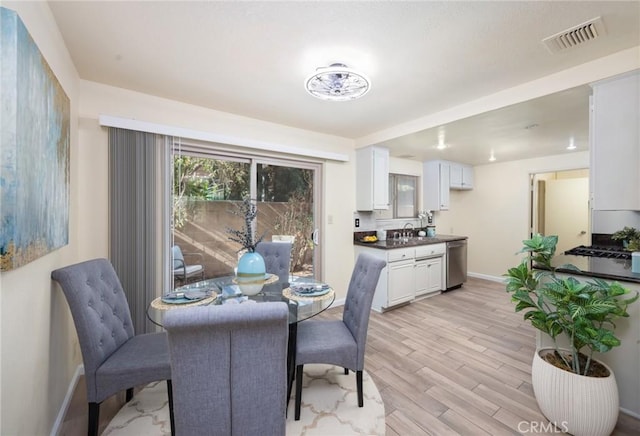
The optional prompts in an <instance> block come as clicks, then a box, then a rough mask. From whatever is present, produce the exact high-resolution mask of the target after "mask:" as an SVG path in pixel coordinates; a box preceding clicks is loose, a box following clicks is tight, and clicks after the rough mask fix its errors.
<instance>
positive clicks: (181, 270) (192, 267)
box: [171, 245, 204, 283]
mask: <svg viewBox="0 0 640 436" xmlns="http://www.w3.org/2000/svg"><path fill="white" fill-rule="evenodd" d="M185 254H187V255H190V256H198V257H199V258H200V259H201V260H200V262H202V254H201V253H183V252H182V250H181V249H180V247H179V246H178V245H174V246H173V247H171V256H172V257H173V278H174V279H175V280H180V281H181V282H183V283H186V282H187V280H189V279H190V278H191V277H199V278H200V280H203V279H204V266H203V265H202V264H187V262H186V261H185V259H184V256H185Z"/></svg>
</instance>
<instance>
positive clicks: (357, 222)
mask: <svg viewBox="0 0 640 436" xmlns="http://www.w3.org/2000/svg"><path fill="white" fill-rule="evenodd" d="M356 227H360V218H356Z"/></svg>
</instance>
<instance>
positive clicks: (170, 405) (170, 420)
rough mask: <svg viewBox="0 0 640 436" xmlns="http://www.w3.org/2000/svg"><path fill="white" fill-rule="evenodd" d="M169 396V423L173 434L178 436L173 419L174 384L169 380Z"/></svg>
mask: <svg viewBox="0 0 640 436" xmlns="http://www.w3.org/2000/svg"><path fill="white" fill-rule="evenodd" d="M167 395H168V396H169V423H170V424H171V434H172V435H175V434H176V424H175V422H174V419H173V384H172V383H171V380H167Z"/></svg>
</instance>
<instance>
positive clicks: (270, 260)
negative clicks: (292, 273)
mask: <svg viewBox="0 0 640 436" xmlns="http://www.w3.org/2000/svg"><path fill="white" fill-rule="evenodd" d="M256 252H258V253H259V254H260V255H261V256H262V257H263V258H264V264H265V267H266V270H267V272H268V273H271V274H275V275H277V276H278V277H279V279H280V283H288V282H289V270H290V269H291V243H290V242H260V243H259V244H258V245H256Z"/></svg>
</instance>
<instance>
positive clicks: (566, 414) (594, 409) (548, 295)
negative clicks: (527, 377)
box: [505, 234, 638, 435]
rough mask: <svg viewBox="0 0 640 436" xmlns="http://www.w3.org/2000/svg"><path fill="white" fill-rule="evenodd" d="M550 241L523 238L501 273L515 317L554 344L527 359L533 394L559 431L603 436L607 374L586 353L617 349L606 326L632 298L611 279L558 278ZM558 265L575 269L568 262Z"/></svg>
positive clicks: (553, 239) (611, 379)
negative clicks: (518, 258)
mask: <svg viewBox="0 0 640 436" xmlns="http://www.w3.org/2000/svg"><path fill="white" fill-rule="evenodd" d="M557 243H558V237H557V236H542V235H539V234H536V235H534V236H533V237H532V238H531V239H528V240H525V241H523V244H524V247H523V248H522V250H521V251H520V252H521V253H527V254H528V256H527V258H525V259H524V260H523V261H522V262H521V263H520V264H519V265H518V266H516V267H513V268H510V269H509V270H508V272H507V274H506V275H505V276H506V277H507V279H506V290H507V292H509V293H510V294H511V299H512V301H513V302H514V303H516V307H515V310H516V312H521V311H524V312H525V313H524V319H525V320H528V321H529V322H531V325H532V326H533V327H535V328H536V329H538V330H540V331H542V332H543V333H546V334H547V335H549V337H551V338H552V339H553V343H554V346H553V347H551V348H548V349H539V350H536V353H535V355H534V358H533V364H532V371H531V379H532V385H533V389H534V394H535V396H536V400H537V401H538V405H539V406H540V410H541V411H542V413H543V414H544V415H545V416H546V417H547V419H549V421H550V422H552V423H554V424H555V425H556V426H558V427H559V428H560V429H561V430H562V431H566V432H568V433H571V434H574V435H580V434H589V435H609V434H610V433H611V431H612V430H613V428H614V427H615V425H616V422H617V418H618V405H619V399H618V389H617V385H616V381H615V376H614V374H613V372H612V371H611V369H610V368H609V367H607V366H606V365H605V364H604V363H602V362H598V361H597V360H595V359H594V353H595V352H599V353H605V352H607V351H609V350H611V349H612V348H614V347H616V346H618V345H620V340H619V339H618V338H617V337H616V336H615V334H614V330H615V324H614V322H613V321H614V320H615V319H616V318H619V317H628V316H629V315H628V313H627V306H628V305H629V304H631V303H633V302H634V301H636V300H637V299H638V295H637V293H636V295H635V296H633V297H631V298H628V297H627V294H629V292H630V291H629V290H628V289H626V288H624V287H623V286H622V285H620V284H619V283H617V282H605V281H604V280H600V279H597V278H592V279H590V280H589V281H587V282H581V281H579V280H577V279H576V278H575V277H572V276H562V277H561V276H558V275H557V274H556V269H557V268H554V266H552V259H553V256H554V255H555V251H556V245H557ZM533 265H535V269H534V267H533ZM558 268H562V269H563V270H564V271H579V270H578V268H576V267H575V266H573V265H569V264H567V265H562V266H560V267H558ZM559 342H566V343H567V344H568V345H567V348H566V349H565V348H561V347H560V345H559Z"/></svg>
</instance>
